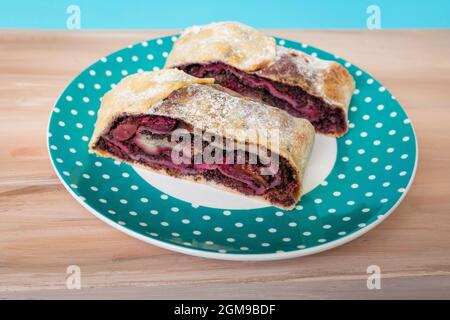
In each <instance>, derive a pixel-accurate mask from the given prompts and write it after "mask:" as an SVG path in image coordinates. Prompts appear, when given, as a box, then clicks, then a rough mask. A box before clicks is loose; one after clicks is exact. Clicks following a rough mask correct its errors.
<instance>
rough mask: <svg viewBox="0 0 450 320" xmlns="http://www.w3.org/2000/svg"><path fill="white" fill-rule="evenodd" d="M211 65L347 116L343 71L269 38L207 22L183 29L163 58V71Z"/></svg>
mask: <svg viewBox="0 0 450 320" xmlns="http://www.w3.org/2000/svg"><path fill="white" fill-rule="evenodd" d="M227 35H228V36H227ZM219 44H220V45H219ZM243 53H245V54H243ZM269 53H270V54H269ZM272 53H273V54H272ZM212 62H222V63H225V64H228V65H231V66H233V67H235V68H237V69H239V70H242V71H245V72H248V73H252V74H256V75H258V76H260V77H263V78H267V79H270V80H273V81H277V82H281V83H284V84H287V85H292V86H298V87H300V88H301V89H303V90H304V91H306V92H307V93H308V94H311V95H313V96H316V97H319V98H320V99H322V100H324V101H325V102H327V103H328V104H329V105H331V106H332V107H334V108H339V109H342V110H343V111H344V114H345V116H347V109H348V105H349V103H350V99H351V97H352V94H353V90H354V88H355V81H354V79H353V77H352V76H351V75H350V73H349V72H348V71H347V70H346V69H345V68H344V67H342V66H341V65H340V64H339V63H337V62H334V61H327V60H322V59H318V58H316V57H313V56H310V55H307V54H305V53H304V52H301V51H298V50H294V49H287V48H285V47H282V46H276V45H275V42H274V39H273V38H272V37H267V36H265V35H263V34H261V33H259V32H257V31H256V30H255V29H252V28H249V27H247V26H245V25H243V24H241V23H236V22H223V23H213V24H209V25H206V26H202V27H195V28H188V29H186V30H185V31H184V32H183V34H182V35H181V37H180V39H178V40H177V42H176V43H175V45H174V47H173V49H172V52H171V53H170V54H169V57H168V58H167V62H166V67H167V68H173V67H178V66H183V65H187V64H194V63H195V64H196V63H199V64H207V63H212ZM343 133H345V132H343ZM343 133H337V134H336V135H337V136H340V135H342V134H343Z"/></svg>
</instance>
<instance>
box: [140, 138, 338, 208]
mask: <svg viewBox="0 0 450 320" xmlns="http://www.w3.org/2000/svg"><path fill="white" fill-rule="evenodd" d="M336 156H337V144H336V139H335V138H332V137H326V136H323V135H316V139H315V142H314V146H313V150H312V153H311V158H310V159H309V162H308V167H307V168H306V171H305V176H304V178H303V194H306V193H308V192H310V191H311V190H313V189H314V188H316V187H317V186H318V185H319V184H320V183H321V182H322V181H323V180H325V178H326V177H327V176H328V174H329V173H330V172H331V170H332V169H333V166H334V163H335V161H336ZM133 168H134V170H136V172H137V173H138V174H139V175H140V176H141V177H142V178H143V179H144V180H145V181H147V182H148V183H149V184H151V185H152V186H154V187H155V188H157V189H159V190H160V191H161V192H163V193H165V194H167V195H169V196H172V197H175V198H177V199H180V200H183V201H186V202H189V203H192V204H193V205H195V206H203V207H211V208H219V209H257V208H264V207H267V206H268V205H267V204H266V203H264V202H260V201H258V200H254V199H249V198H246V197H244V196H241V195H239V194H235V193H232V192H226V191H223V190H219V189H215V188H213V187H210V186H207V185H203V184H199V183H195V182H191V181H186V180H182V179H176V178H173V177H169V176H165V175H162V174H158V173H155V172H152V171H150V170H145V169H142V168H136V167H133Z"/></svg>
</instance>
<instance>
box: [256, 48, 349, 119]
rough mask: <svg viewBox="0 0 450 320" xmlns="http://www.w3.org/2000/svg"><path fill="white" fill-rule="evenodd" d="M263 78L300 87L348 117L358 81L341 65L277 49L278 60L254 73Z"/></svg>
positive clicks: (291, 50)
mask: <svg viewBox="0 0 450 320" xmlns="http://www.w3.org/2000/svg"><path fill="white" fill-rule="evenodd" d="M254 74H257V75H258V76H260V77H263V78H267V79H271V80H274V81H277V82H281V83H284V84H288V85H294V86H299V87H301V88H302V89H303V90H305V91H306V92H307V93H309V94H311V95H313V96H316V97H319V98H321V99H323V100H324V101H325V102H327V103H328V104H330V105H331V106H333V107H335V108H340V109H342V110H343V111H344V112H345V114H347V109H348V105H349V103H350V99H351V97H352V94H353V90H354V89H355V81H354V80H353V77H352V76H351V75H350V74H349V73H348V71H347V70H346V69H345V68H344V67H343V66H341V65H340V64H339V63H337V62H334V61H326V60H321V59H317V58H315V57H312V56H310V55H307V54H306V53H304V52H301V51H298V50H294V49H287V48H284V47H280V46H278V47H277V56H276V59H275V60H274V61H273V62H271V63H270V64H268V65H267V66H264V67H263V68H261V69H259V70H257V71H255V72H254Z"/></svg>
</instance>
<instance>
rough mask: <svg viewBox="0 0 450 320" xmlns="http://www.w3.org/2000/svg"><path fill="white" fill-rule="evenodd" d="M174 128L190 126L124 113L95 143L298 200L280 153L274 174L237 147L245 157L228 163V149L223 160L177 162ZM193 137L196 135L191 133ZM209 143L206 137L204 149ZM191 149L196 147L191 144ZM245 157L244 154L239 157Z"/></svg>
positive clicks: (278, 198)
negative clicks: (220, 161)
mask: <svg viewBox="0 0 450 320" xmlns="http://www.w3.org/2000/svg"><path fill="white" fill-rule="evenodd" d="M175 129H187V130H188V131H189V132H192V130H190V126H189V125H188V124H186V123H184V122H183V121H179V120H175V119H172V118H168V117H164V116H154V115H142V116H123V117H119V118H118V119H116V121H115V122H114V123H113V125H112V126H111V127H110V129H109V131H108V132H107V133H105V134H103V135H102V136H101V137H100V139H99V141H98V143H97V145H96V147H97V148H99V149H101V150H104V151H107V152H109V153H111V154H113V155H115V156H116V157H118V158H120V159H123V160H127V161H130V162H134V163H139V164H143V165H146V166H149V167H152V168H155V169H161V168H165V169H167V170H168V173H170V174H172V175H174V176H179V175H182V176H184V175H191V176H202V177H204V178H205V179H206V180H212V181H214V182H216V183H220V184H222V185H225V186H227V187H230V188H232V189H235V190H237V191H239V192H241V193H244V194H247V195H264V197H266V198H268V199H270V200H272V201H273V202H276V203H279V204H281V205H285V206H290V205H292V204H293V203H294V202H295V196H296V195H297V194H298V192H299V188H300V186H299V184H298V183H297V182H296V181H295V179H293V177H294V175H295V173H294V171H293V169H292V167H291V166H290V165H289V163H288V162H287V161H286V160H285V159H284V158H282V157H279V166H278V170H277V171H276V172H274V173H273V174H271V175H267V174H262V169H264V168H266V169H267V166H265V165H263V164H262V163H261V161H260V160H259V159H258V157H256V159H258V161H257V163H256V164H253V163H250V162H249V159H250V158H251V157H250V154H249V153H248V152H245V153H243V152H240V153H238V152H237V151H234V158H233V159H238V157H239V156H240V155H241V156H242V154H244V157H245V158H244V160H243V161H242V162H239V163H235V164H234V163H232V164H228V163H227V161H225V159H226V157H227V153H226V152H225V151H223V159H224V160H223V161H222V162H223V163H219V164H215V163H214V164H207V163H199V164H197V163H196V162H195V161H194V154H195V152H192V158H191V159H188V160H190V161H183V163H178V162H177V163H175V162H174V161H172V149H173V146H174V142H175V141H174V142H172V141H171V133H172V132H173V131H174V130H175ZM191 141H192V142H193V141H194V137H193V135H192V133H191ZM206 146H208V143H207V142H206V141H203V149H204V148H205V147H206ZM191 150H194V148H193V146H191ZM240 159H242V158H240Z"/></svg>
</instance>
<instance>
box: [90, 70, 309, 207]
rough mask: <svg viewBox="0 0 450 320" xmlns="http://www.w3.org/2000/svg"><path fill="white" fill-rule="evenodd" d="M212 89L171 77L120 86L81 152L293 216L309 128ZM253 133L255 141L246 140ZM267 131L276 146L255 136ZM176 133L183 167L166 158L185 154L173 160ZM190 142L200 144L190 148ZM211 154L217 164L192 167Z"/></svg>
mask: <svg viewBox="0 0 450 320" xmlns="http://www.w3.org/2000/svg"><path fill="white" fill-rule="evenodd" d="M213 81H214V79H209V78H204V79H199V78H195V77H192V76H190V75H188V74H186V73H184V72H182V71H180V70H177V69H164V70H160V71H154V72H144V73H140V74H135V75H131V76H128V77H126V78H124V79H123V80H122V81H121V82H120V83H119V84H118V85H117V86H116V87H115V88H114V89H112V90H110V91H109V92H108V93H107V94H106V95H105V96H104V97H103V99H102V103H101V106H100V109H99V111H98V118H97V122H96V124H95V130H94V133H93V135H92V138H91V140H90V142H89V148H90V149H91V150H92V151H93V152H95V153H96V154H97V155H100V156H103V157H111V158H114V159H118V160H121V161H125V162H127V163H130V164H133V165H139V166H143V167H145V168H148V169H151V170H154V171H157V172H160V173H163V174H167V175H171V176H174V177H179V178H184V179H188V180H192V181H197V182H201V183H207V184H210V185H213V186H216V187H219V188H222V189H225V190H229V191H234V192H238V193H241V194H244V195H246V196H250V197H255V198H257V199H260V200H262V201H265V202H268V203H270V204H272V205H274V206H277V207H280V208H285V209H291V208H293V207H294V205H295V203H296V202H297V201H298V200H299V199H300V194H301V189H302V177H303V172H304V169H305V166H306V164H307V161H308V158H309V155H310V151H311V147H312V144H313V140H314V134H315V133H314V128H313V126H312V125H311V124H310V123H309V121H307V120H304V119H300V118H294V117H291V116H289V115H288V114H287V113H286V112H284V111H282V110H279V109H277V108H273V107H271V106H268V105H264V104H262V103H260V102H256V101H253V100H251V99H248V98H244V97H242V96H240V95H238V94H236V93H234V92H232V91H230V90H227V89H224V88H223V87H220V86H218V85H215V84H213ZM256 128H257V129H258V132H257V134H256V135H251V134H250V135H247V134H246V133H247V132H249V131H252V130H253V132H254V131H255V129H256ZM274 130H275V131H276V132H275V133H277V134H278V135H279V137H280V139H278V140H276V139H264V135H263V134H260V133H261V132H270V133H269V134H272V132H273V131H274ZM180 132H184V134H186V135H187V138H189V139H187V141H190V142H189V145H188V146H189V147H188V150H190V151H191V153H190V154H189V152H186V154H188V155H186V154H184V153H183V155H182V156H181V158H182V159H183V161H179V160H180V159H177V157H174V154H176V155H179V154H180V152H179V151H180V150H183V151H186V149H176V152H175V153H174V150H175V148H177V147H176V145H177V143H179V142H180V141H179V140H177V139H178V137H180V136H179V133H180ZM205 136H206V137H210V136H216V138H215V139H206V138H205ZM217 137H219V138H217ZM184 138H186V136H185V137H183V139H184ZM197 139H200V143H199V144H198V143H197V144H194V145H192V144H193V141H199V140H197ZM223 141H227V142H226V143H222V142H223ZM230 141H231V142H233V148H229V146H230V145H229V144H227V143H229V142H230ZM224 146H225V147H224ZM211 147H215V148H216V149H214V156H216V155H219V154H222V155H223V159H222V161H221V162H217V161H216V162H213V163H205V162H204V161H203V162H201V163H199V162H198V161H197V160H198V158H196V157H198V155H199V154H202V153H204V152H205V151H206V149H207V148H209V150H211ZM255 150H257V151H258V152H256V151H255ZM261 150H262V151H264V152H263V153H262V154H264V155H266V156H263V155H262V154H261ZM203 155H204V154H203ZM230 155H231V158H232V159H234V161H232V162H230V161H229V159H230V157H229V156H230ZM268 158H270V159H271V161H267V159H268ZM215 159H217V158H215ZM237 159H240V160H237ZM250 159H253V160H255V159H256V160H255V161H253V162H252V161H250ZM185 160H187V161H185Z"/></svg>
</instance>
